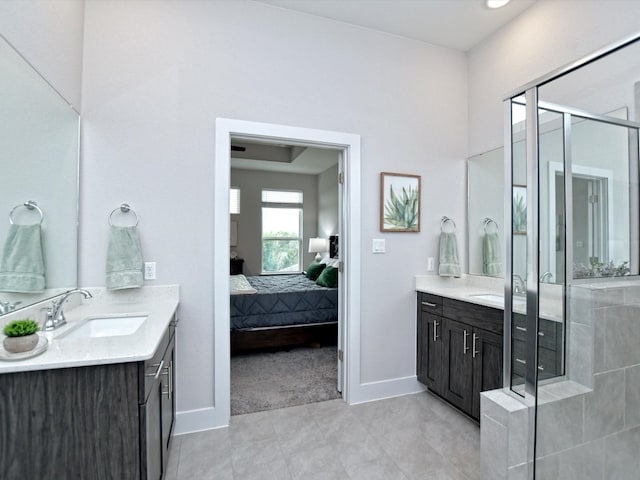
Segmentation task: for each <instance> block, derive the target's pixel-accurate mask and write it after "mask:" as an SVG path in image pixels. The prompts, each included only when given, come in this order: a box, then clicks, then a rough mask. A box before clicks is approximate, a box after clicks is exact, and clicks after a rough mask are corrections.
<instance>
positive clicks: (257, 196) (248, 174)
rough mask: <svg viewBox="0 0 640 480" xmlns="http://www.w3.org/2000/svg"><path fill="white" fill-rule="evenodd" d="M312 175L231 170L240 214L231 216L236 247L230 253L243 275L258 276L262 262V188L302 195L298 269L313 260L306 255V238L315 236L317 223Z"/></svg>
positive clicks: (307, 242) (311, 255)
mask: <svg viewBox="0 0 640 480" xmlns="http://www.w3.org/2000/svg"><path fill="white" fill-rule="evenodd" d="M317 183H318V182H317V178H316V175H300V174H295V173H275V172H258V171H255V170H239V169H235V168H232V169H231V185H233V186H234V187H239V188H240V215H232V216H231V220H235V221H237V222H238V245H237V246H236V247H235V248H232V250H235V251H236V252H238V256H239V257H241V258H244V274H245V275H260V272H261V262H262V250H261V248H262V246H261V245H262V223H261V221H262V220H261V218H262V216H261V208H262V196H261V195H262V189H264V188H271V189H282V190H299V191H301V192H302V201H303V211H304V216H303V220H302V234H303V241H302V253H303V255H302V269H305V268H306V266H307V265H308V264H309V263H311V262H312V261H313V257H314V256H315V254H311V253H309V252H308V250H309V238H311V237H315V236H316V225H317V222H318V185H317Z"/></svg>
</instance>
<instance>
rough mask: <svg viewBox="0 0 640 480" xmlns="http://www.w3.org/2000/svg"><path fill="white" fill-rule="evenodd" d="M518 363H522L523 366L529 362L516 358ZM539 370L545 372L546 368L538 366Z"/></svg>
mask: <svg viewBox="0 0 640 480" xmlns="http://www.w3.org/2000/svg"><path fill="white" fill-rule="evenodd" d="M516 362H518V363H521V364H522V365H526V364H527V362H525V361H524V360H522V359H521V358H516ZM538 370H540V371H541V372H544V367H543V366H542V365H538Z"/></svg>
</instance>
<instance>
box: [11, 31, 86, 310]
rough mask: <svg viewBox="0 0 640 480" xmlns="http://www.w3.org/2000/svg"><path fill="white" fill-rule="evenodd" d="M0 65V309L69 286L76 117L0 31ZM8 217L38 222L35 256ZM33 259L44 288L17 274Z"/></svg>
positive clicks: (73, 254)
mask: <svg viewBox="0 0 640 480" xmlns="http://www.w3.org/2000/svg"><path fill="white" fill-rule="evenodd" d="M0 65H1V66H2V68H1V69H0V72H1V73H0V91H1V92H2V95H0V124H1V125H2V128H0V168H1V171H2V188H0V255H2V258H0V265H1V266H2V270H4V272H0V274H4V275H7V274H8V275H12V274H13V273H15V274H16V277H17V279H14V280H12V281H10V282H4V283H3V284H2V285H0V315H2V314H6V313H8V311H9V310H13V309H19V308H24V307H27V306H29V305H32V304H33V303H36V302H38V301H41V300H43V299H46V298H50V297H52V296H54V295H56V294H58V293H59V292H60V291H63V290H67V289H69V288H74V287H76V286H77V281H78V261H77V259H78V153H79V152H78V146H79V144H78V142H79V121H80V117H79V114H78V112H77V111H76V110H74V109H73V107H72V106H71V105H70V104H69V102H67V101H66V100H65V99H64V98H63V97H62V96H61V95H60V94H59V93H58V92H57V91H56V90H55V89H54V88H53V87H52V86H51V85H50V84H49V83H48V82H47V81H46V79H44V78H43V77H42V76H41V75H40V74H39V73H38V72H37V71H36V70H35V69H34V68H33V67H32V66H31V65H30V64H29V63H28V62H27V61H26V60H25V59H24V58H23V57H22V56H21V55H20V54H19V53H18V52H17V51H16V50H15V49H14V48H13V47H12V45H10V44H9V42H7V41H6V39H5V38H4V37H2V36H0ZM31 202H35V204H36V205H37V208H34V205H33V203H31ZM11 222H13V224H15V225H17V226H24V225H33V224H37V223H40V229H41V235H40V236H41V247H42V248H41V249H42V251H43V260H42V261H40V262H39V261H38V259H37V258H34V256H32V255H31V254H32V253H33V245H29V244H28V242H25V241H24V237H21V238H20V239H18V238H17V237H15V234H16V233H15V230H16V227H10V225H11ZM25 230H26V229H25ZM8 238H13V239H14V243H13V244H12V245H7V239H8ZM16 242H17V244H16ZM16 255H19V256H21V258H22V259H21V260H20V261H18V260H16ZM8 256H12V258H10V259H9V258H7V257H8ZM35 256H36V257H37V255H35ZM25 262H26V266H25ZM38 264H42V265H43V270H44V272H43V273H44V280H45V282H44V288H40V286H41V285H40V284H38V285H35V286H34V283H33V282H31V283H30V282H29V281H27V280H24V277H25V271H26V272H29V271H31V270H32V269H33V270H37V269H38V267H37V265H38ZM35 283H36V284H37V283H38V282H35ZM22 287H24V288H22ZM21 290H22V291H21Z"/></svg>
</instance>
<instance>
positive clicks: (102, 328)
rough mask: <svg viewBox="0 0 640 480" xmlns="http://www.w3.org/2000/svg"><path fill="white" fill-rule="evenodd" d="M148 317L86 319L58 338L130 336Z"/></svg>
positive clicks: (136, 314) (142, 314)
mask: <svg viewBox="0 0 640 480" xmlns="http://www.w3.org/2000/svg"><path fill="white" fill-rule="evenodd" d="M148 316H149V315H148V314H147V313H131V314H120V315H99V316H94V317H88V318H86V319H84V320H82V321H81V322H80V323H79V324H78V325H77V326H75V327H72V328H71V329H69V330H67V331H66V332H64V333H63V334H62V335H60V338H63V337H64V338H99V337H120V336H123V335H131V334H133V333H135V332H136V330H138V328H140V326H141V325H142V324H143V323H144V321H145V320H146V319H147V317H148Z"/></svg>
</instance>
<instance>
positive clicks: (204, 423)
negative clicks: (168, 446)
mask: <svg viewBox="0 0 640 480" xmlns="http://www.w3.org/2000/svg"><path fill="white" fill-rule="evenodd" d="M354 390H356V391H352V392H350V393H351V394H350V398H349V403H350V404H351V405H356V404H358V403H366V402H374V401H376V400H383V399H385V398H392V397H400V396H402V395H411V394H413V393H419V392H422V391H424V390H425V386H424V385H422V384H421V383H420V382H418V379H417V377H416V376H415V375H412V376H410V377H403V378H393V379H391V380H381V381H378V382H369V383H362V384H360V385H358V386H357V388H356V389H354ZM220 416H222V415H221V412H220V409H218V412H216V409H215V408H214V407H209V408H201V409H198V410H187V411H184V412H177V413H176V425H175V428H174V435H185V434H187V433H194V432H202V431H205V430H213V429H216V428H224V427H228V426H229V423H228V418H226V419H222V418H218V417H220Z"/></svg>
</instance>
